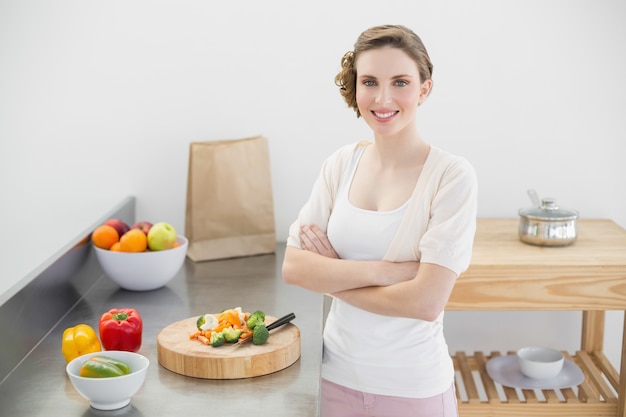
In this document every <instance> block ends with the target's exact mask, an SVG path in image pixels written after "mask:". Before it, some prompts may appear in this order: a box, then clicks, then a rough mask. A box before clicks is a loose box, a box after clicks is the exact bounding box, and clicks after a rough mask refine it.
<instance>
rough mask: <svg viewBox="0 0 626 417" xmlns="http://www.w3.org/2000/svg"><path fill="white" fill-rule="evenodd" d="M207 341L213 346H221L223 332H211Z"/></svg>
mask: <svg viewBox="0 0 626 417" xmlns="http://www.w3.org/2000/svg"><path fill="white" fill-rule="evenodd" d="M209 343H210V344H211V346H213V347H218V346H222V345H223V344H224V334H223V333H222V332H213V333H211V338H210V339H209Z"/></svg>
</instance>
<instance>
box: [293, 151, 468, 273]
mask: <svg viewBox="0 0 626 417" xmlns="http://www.w3.org/2000/svg"><path fill="white" fill-rule="evenodd" d="M370 144H371V143H370V142H366V141H360V142H357V143H356V144H350V145H346V146H343V147H342V148H340V149H338V150H337V151H336V152H334V153H333V154H332V155H331V156H330V157H329V158H327V159H326V161H325V162H324V164H323V166H322V170H321V173H320V175H319V177H318V179H317V180H316V182H315V184H314V186H313V191H312V192H311V196H310V198H309V200H308V202H307V203H306V204H305V205H304V207H303V208H302V209H301V211H300V213H299V215H298V218H297V220H296V221H294V222H293V223H292V225H291V227H290V228H289V237H288V239H287V245H289V246H294V247H297V248H300V240H299V237H298V235H299V230H300V225H305V224H315V225H317V226H319V227H320V229H322V231H324V232H326V226H327V224H328V219H329V217H330V214H331V212H332V209H333V200H334V196H335V193H336V191H337V187H338V186H339V180H340V179H341V176H342V175H343V174H344V171H345V167H346V164H347V162H348V160H349V159H350V157H351V155H352V153H353V152H354V150H355V147H359V146H368V145H370ZM476 206H477V183H476V174H475V171H474V169H473V167H472V166H471V165H470V164H469V162H468V161H466V160H465V159H464V158H461V157H458V156H455V155H452V154H450V153H448V152H445V151H443V150H441V149H439V148H436V147H434V146H431V150H430V153H429V155H428V158H427V159H426V162H425V164H424V168H423V169H422V173H421V174H420V177H419V179H418V181H417V184H416V185H415V189H414V191H413V194H412V196H411V199H410V201H409V205H408V207H407V209H406V214H405V215H404V218H403V219H402V222H401V224H400V227H399V229H398V233H397V234H396V236H395V238H394V239H393V241H392V243H391V245H390V246H389V248H388V250H387V253H386V255H385V257H384V260H387V261H392V262H406V261H420V262H428V263H434V264H437V265H441V266H444V267H446V268H448V269H451V270H452V271H454V272H456V273H457V274H461V273H462V272H463V271H465V270H466V269H467V267H468V266H469V262H470V259H471V256H472V244H473V240H474V233H475V230H476V211H477V209H476Z"/></svg>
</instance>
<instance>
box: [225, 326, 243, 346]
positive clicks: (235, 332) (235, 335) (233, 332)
mask: <svg viewBox="0 0 626 417" xmlns="http://www.w3.org/2000/svg"><path fill="white" fill-rule="evenodd" d="M222 334H223V335H224V339H226V341H227V342H228V343H235V342H236V341H237V340H239V336H241V330H240V329H235V328H233V327H227V328H225V329H224V330H222Z"/></svg>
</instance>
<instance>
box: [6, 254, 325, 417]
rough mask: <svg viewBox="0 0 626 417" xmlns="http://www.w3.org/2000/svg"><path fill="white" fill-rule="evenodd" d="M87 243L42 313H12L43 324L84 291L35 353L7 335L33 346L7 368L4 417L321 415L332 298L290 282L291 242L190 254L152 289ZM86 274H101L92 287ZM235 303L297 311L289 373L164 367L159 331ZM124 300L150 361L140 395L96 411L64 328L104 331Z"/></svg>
mask: <svg viewBox="0 0 626 417" xmlns="http://www.w3.org/2000/svg"><path fill="white" fill-rule="evenodd" d="M83 251H86V253H85V254H84V257H85V260H84V262H82V266H81V268H80V270H79V271H78V272H75V273H74V274H73V275H75V276H76V277H80V278H72V279H71V280H70V282H69V283H67V282H64V283H63V284H60V285H58V286H56V287H55V288H54V289H49V294H50V298H49V299H48V300H47V301H46V302H45V306H37V307H36V309H37V311H39V313H34V312H32V311H13V313H14V314H15V315H16V319H17V320H19V317H17V316H28V319H29V320H31V322H32V323H33V324H34V327H35V328H36V327H37V326H36V323H37V321H45V319H46V314H47V313H46V311H48V310H50V309H51V305H53V304H55V302H60V301H58V300H59V299H61V300H66V299H70V300H72V297H74V298H75V299H76V301H75V303H74V304H73V305H72V306H71V307H70V308H69V310H68V311H67V312H65V313H63V314H62V315H61V318H60V319H59V320H58V321H57V322H56V324H55V325H54V326H53V327H52V328H51V330H49V332H48V333H47V334H45V336H44V337H43V339H41V341H39V342H37V341H35V344H34V348H33V349H32V350H31V351H30V352H29V353H28V349H29V346H28V345H27V344H26V343H22V344H23V346H15V343H13V344H12V342H10V341H7V340H6V339H5V340H4V341H3V342H1V343H2V346H3V349H2V350H3V355H6V354H7V353H9V354H10V353H15V352H11V350H17V349H25V351H24V352H22V353H21V354H22V355H25V354H27V353H28V354H27V356H26V357H25V358H24V360H22V361H21V362H20V363H19V364H18V365H17V366H16V367H14V368H13V369H9V371H8V372H7V375H6V377H5V378H4V380H3V381H2V383H1V384H0V415H2V416H5V415H6V416H16V417H19V416H49V415H63V416H70V417H71V416H91V415H107V416H113V415H115V416H171V415H176V414H179V413H180V414H183V415H185V416H207V415H214V416H226V415H229V414H232V415H240V416H270V415H271V416H289V417H298V416H303V417H304V416H317V415H318V399H319V394H318V393H319V379H320V363H321V352H322V338H321V332H322V321H323V319H322V317H323V303H324V300H323V296H322V295H319V294H315V293H312V292H309V291H306V290H303V289H300V288H298V287H294V286H289V285H286V284H285V283H284V282H283V281H282V277H281V272H280V268H281V264H282V259H283V253H284V244H281V243H279V244H278V250H277V253H276V254H270V255H261V256H253V257H246V258H238V259H228V260H219V261H212V262H203V263H194V262H192V261H190V260H189V259H187V260H186V261H185V264H184V267H183V268H182V269H181V271H180V272H179V273H178V275H177V276H176V278H175V279H174V280H173V281H171V282H170V283H169V284H168V285H167V286H165V287H163V288H160V289H158V290H154V291H148V292H131V291H126V290H122V289H120V288H119V287H118V286H117V285H116V284H115V283H113V282H112V281H111V280H109V279H108V278H107V277H106V276H105V275H104V274H103V272H102V271H101V269H100V267H99V265H98V263H97V259H96V258H95V254H94V253H93V249H91V248H90V247H89V245H87V246H86V249H83ZM85 277H87V278H85ZM84 279H87V280H89V279H90V280H93V281H94V282H93V284H92V285H89V283H87V282H84V281H83V280H84ZM51 285H52V284H51ZM59 286H60V288H57V287H59ZM81 286H82V287H85V288H81ZM39 292H40V293H41V292H42V291H41V290H40V291H39ZM68 293H69V295H68ZM18 295H19V294H18ZM59 295H60V297H59ZM16 304H19V305H20V307H14V308H13V310H15V308H18V309H19V308H24V309H25V310H26V308H25V307H24V306H27V305H28V303H26V304H24V303H16ZM237 306H241V307H242V308H243V309H244V310H245V311H250V310H255V309H261V310H263V311H265V312H266V313H267V314H270V315H274V316H282V315H284V314H287V313H289V312H294V313H295V315H296V319H295V320H294V321H293V323H294V324H295V325H296V326H298V328H299V329H300V331H301V357H300V359H299V360H297V361H296V362H295V363H294V364H293V365H291V366H289V367H288V368H286V369H284V370H282V371H279V372H276V373H273V374H269V375H265V376H260V377H255V378H248V379H239V380H207V379H196V378H190V377H186V376H182V375H179V374H176V373H173V372H171V371H169V370H167V369H165V368H163V367H162V366H160V365H159V363H158V360H157V341H156V337H157V334H158V332H159V331H160V330H161V329H162V328H164V327H166V326H168V325H169V324H171V323H173V322H175V321H179V320H182V319H185V318H187V317H191V316H197V315H200V314H203V313H208V312H219V311H221V310H222V309H224V308H229V307H237ZM3 307H4V306H3ZM120 307H134V308H136V309H137V310H138V311H139V312H140V314H141V315H142V318H143V321H144V331H143V344H142V347H141V349H140V350H139V353H141V354H143V355H145V356H146V357H147V358H148V359H149V360H150V367H149V370H148V375H147V378H146V382H145V384H144V385H143V387H142V388H141V389H140V391H139V392H138V393H137V394H135V395H134V396H133V397H132V399H131V404H130V405H128V406H126V407H125V408H122V409H120V410H117V411H108V412H104V411H98V410H94V409H92V408H90V406H89V403H88V401H87V400H85V399H84V398H82V397H81V396H80V395H79V394H78V393H77V392H76V391H75V390H74V388H73V386H72V385H71V383H70V381H69V379H68V378H67V376H66V374H65V359H64V358H63V356H62V355H61V338H62V333H63V330H64V329H65V328H67V327H70V326H74V325H76V324H79V323H86V324H89V325H90V326H92V327H94V328H95V329H97V323H98V319H99V317H100V315H101V314H102V313H103V312H105V311H107V310H108V309H110V308H120ZM52 309H53V310H54V308H52ZM57 310H58V308H57ZM39 315H41V316H40V317H38V316H39ZM39 319H41V320H39ZM5 324H6V320H5ZM22 333H28V329H22ZM8 356H10V355H8ZM3 361H4V360H3ZM5 362H6V361H5Z"/></svg>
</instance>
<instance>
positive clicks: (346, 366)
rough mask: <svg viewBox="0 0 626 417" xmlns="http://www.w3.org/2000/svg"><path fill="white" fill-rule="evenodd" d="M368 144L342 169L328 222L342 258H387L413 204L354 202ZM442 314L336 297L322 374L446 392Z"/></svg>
mask: <svg viewBox="0 0 626 417" xmlns="http://www.w3.org/2000/svg"><path fill="white" fill-rule="evenodd" d="M364 149H365V147H361V148H359V150H358V151H357V152H355V153H354V155H353V156H352V159H351V160H350V163H349V164H348V166H347V167H346V170H345V172H344V174H343V175H342V179H341V182H340V184H339V187H338V189H337V194H336V195H335V198H334V206H333V210H332V214H331V216H330V219H329V222H328V229H327V234H328V238H329V240H330V242H331V244H332V245H333V248H334V249H335V251H336V252H337V254H338V255H339V256H340V257H341V258H342V259H357V260H374V259H382V258H383V257H384V255H385V253H386V251H387V248H388V246H389V244H390V243H391V241H392V240H393V239H394V236H395V234H396V232H397V231H398V227H399V225H400V222H401V220H402V218H403V216H404V214H405V212H406V209H407V205H408V204H407V203H408V202H407V203H405V204H403V205H402V206H401V207H399V208H397V209H395V210H391V211H382V212H378V211H370V210H364V209H361V208H358V207H355V206H354V205H352V204H351V203H350V201H349V199H348V195H349V190H350V185H351V183H352V179H353V177H354V173H355V171H356V168H357V165H358V162H359V160H360V158H361V155H362V153H363V150H364ZM441 320H442V317H440V319H438V320H436V321H435V322H426V321H422V320H416V319H409V318H402V317H389V316H382V315H378V314H374V313H370V312H368V311H365V310H362V309H359V308H357V307H354V306H352V305H350V304H348V303H346V302H343V301H341V300H338V299H334V300H333V303H332V306H331V309H330V312H329V315H328V318H327V321H326V325H325V329H324V356H323V361H322V376H323V377H324V378H325V379H327V380H329V381H332V382H335V383H337V384H340V385H344V386H347V387H349V388H352V389H356V390H360V391H364V392H370V393H374V394H380V395H393V396H403V397H412V398H424V397H430V396H433V395H437V394H440V393H441V392H443V391H445V390H446V389H448V388H449V387H450V384H451V383H452V381H453V378H454V368H453V366H452V362H451V360H450V357H449V354H448V348H447V345H446V343H445V339H444V337H443V332H442V326H441V324H442V323H441Z"/></svg>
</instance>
